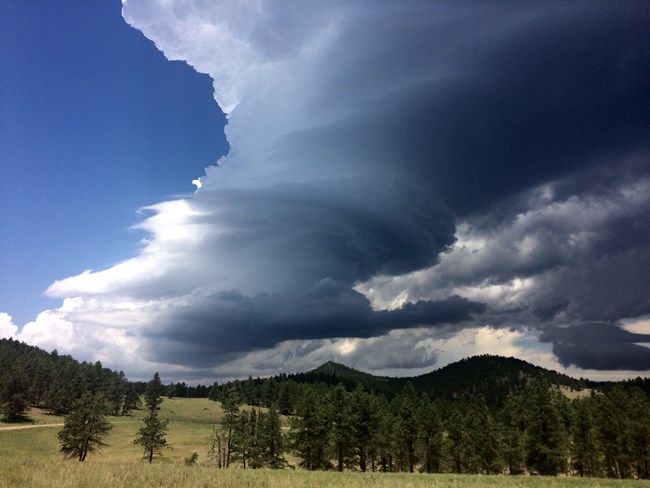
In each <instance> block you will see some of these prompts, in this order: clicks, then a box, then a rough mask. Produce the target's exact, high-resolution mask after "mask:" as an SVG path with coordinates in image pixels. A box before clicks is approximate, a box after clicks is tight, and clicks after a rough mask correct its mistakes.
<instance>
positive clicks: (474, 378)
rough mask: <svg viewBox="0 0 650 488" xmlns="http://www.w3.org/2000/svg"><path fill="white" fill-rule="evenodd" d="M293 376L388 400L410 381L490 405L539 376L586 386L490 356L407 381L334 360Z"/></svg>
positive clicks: (438, 393)
mask: <svg viewBox="0 0 650 488" xmlns="http://www.w3.org/2000/svg"><path fill="white" fill-rule="evenodd" d="M291 376H292V377H293V378H294V379H295V380H296V381H298V382H300V383H315V382H322V383H326V384H330V385H331V384H337V383H343V385H344V386H345V387H346V388H347V389H352V388H354V387H355V386H356V385H359V384H360V385H362V386H363V387H364V388H365V389H366V390H368V391H374V392H375V393H381V394H384V395H386V396H387V397H393V396H395V395H396V394H397V393H398V392H399V391H400V390H401V389H402V388H403V387H404V385H405V384H406V383H407V382H410V383H411V384H412V385H413V387H414V388H415V390H416V391H418V392H419V393H426V394H427V395H429V396H431V397H432V398H436V399H441V400H454V399H457V398H461V397H466V396H482V397H484V398H485V400H486V402H487V403H488V404H490V405H501V404H502V403H503V402H504V401H505V400H506V399H507V398H508V397H509V396H511V395H514V394H517V393H519V392H520V391H521V390H522V389H523V388H524V386H525V385H526V383H527V382H528V381H529V380H530V379H532V378H535V377H539V376H542V377H544V378H546V379H547V380H548V382H549V383H551V384H554V385H558V386H566V387H568V388H571V389H574V390H579V389H583V388H585V387H586V384H585V382H584V381H582V380H576V379H574V378H571V377H569V376H567V375H564V374H561V373H558V372H556V371H551V370H548V369H545V368H541V367H539V366H535V365H533V364H530V363H528V362H526V361H523V360H521V359H516V358H512V357H510V358H506V357H502V356H491V355H482V356H474V357H471V358H467V359H463V360H461V361H458V362H456V363H453V364H449V365H447V366H445V367H444V368H441V369H438V370H435V371H432V372H430V373H426V374H424V375H421V376H415V377H406V378H390V377H386V376H374V375H371V374H368V373H363V372H361V371H357V370H355V369H353V368H349V367H347V366H344V365H342V364H339V363H335V362H332V361H329V362H327V363H325V364H323V365H321V366H319V367H318V368H316V369H313V370H311V371H308V372H306V373H299V374H297V375H291Z"/></svg>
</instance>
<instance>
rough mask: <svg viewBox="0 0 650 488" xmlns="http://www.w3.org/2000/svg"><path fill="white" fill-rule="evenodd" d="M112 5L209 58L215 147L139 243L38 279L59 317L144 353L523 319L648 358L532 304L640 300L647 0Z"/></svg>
mask: <svg viewBox="0 0 650 488" xmlns="http://www.w3.org/2000/svg"><path fill="white" fill-rule="evenodd" d="M124 10H125V18H127V20H128V21H129V22H130V23H131V24H132V25H134V26H136V27H137V28H140V29H141V30H142V31H143V32H144V33H145V35H146V36H148V37H149V38H150V39H152V40H154V41H155V42H156V45H157V46H158V47H159V48H160V49H161V50H162V51H163V52H165V54H166V55H167V56H168V58H170V59H183V60H186V61H187V62H188V63H190V64H191V65H192V66H194V67H195V68H196V69H197V70H198V71H201V72H206V73H209V74H210V76H212V78H213V79H214V80H215V97H216V99H217V100H218V101H219V102H220V104H221V105H222V108H223V109H224V111H225V112H226V113H228V117H229V119H228V125H227V127H226V135H227V136H228V139H229V143H230V148H231V151H230V153H229V154H228V156H227V157H225V158H223V159H222V160H220V161H219V164H218V165H215V166H211V167H209V168H207V169H206V175H205V176H203V177H201V183H202V188H201V189H200V190H199V191H198V192H197V193H196V194H195V195H194V196H193V197H191V198H185V199H179V200H177V201H174V202H166V203H163V204H159V205H155V206H153V207H152V209H153V210H154V215H152V216H150V217H148V218H147V219H146V220H145V222H144V223H143V224H142V225H141V228H143V229H144V230H146V231H147V232H149V233H150V236H149V238H148V239H147V240H146V241H144V244H143V249H142V252H141V253H140V255H138V256H137V257H135V258H133V259H132V260H128V261H125V262H123V263H120V264H118V265H116V266H115V267H113V268H110V269H108V270H104V271H99V272H96V273H93V272H86V273H83V274H81V275H79V276H76V277H72V278H68V279H66V280H62V281H60V282H57V283H55V284H54V285H52V287H50V289H49V293H50V294H52V295H56V296H62V297H71V296H74V297H80V298H79V299H78V301H77V302H75V307H77V308H75V311H74V313H75V314H76V317H80V316H82V314H81V312H80V309H82V308H83V307H88V308H89V309H92V308H93V307H95V308H98V309H100V310H101V312H102V314H103V315H102V317H104V316H106V317H108V318H106V319H105V321H106V322H107V323H110V322H111V319H110V316H111V314H114V318H113V319H112V320H113V322H115V321H117V320H123V319H124V313H126V312H124V311H125V310H126V311H128V313H130V314H132V315H133V316H134V317H136V318H137V320H136V323H137V324H138V327H137V328H136V331H135V333H134V336H135V337H138V338H142V341H143V342H141V343H140V342H138V347H140V350H141V351H142V354H143V355H145V356H146V357H149V358H153V359H155V360H157V361H163V362H164V361H172V360H171V359H168V358H170V357H172V356H173V361H174V362H175V364H179V365H183V364H188V365H190V366H192V367H194V366H196V365H200V366H202V367H207V366H210V365H214V364H219V363H223V362H224V361H230V360H233V359H235V358H238V357H241V355H242V354H244V353H247V352H251V351H258V352H259V351H260V350H263V349H268V348H272V347H274V346H276V345H277V344H279V343H281V342H283V341H289V340H325V339H329V338H337V337H363V338H371V337H377V336H380V335H382V334H386V333H387V332H388V331H390V330H394V329H400V328H416V327H419V326H428V327H445V326H449V324H460V325H457V327H460V326H472V325H474V326H475V325H479V326H481V325H485V323H486V320H488V319H489V320H490V323H491V324H492V325H494V326H495V327H499V326H508V327H513V326H522V330H523V328H526V327H538V328H542V329H544V330H545V331H546V332H545V336H544V338H545V340H549V341H552V342H553V344H554V347H555V348H556V354H557V355H558V357H560V358H561V359H562V361H565V362H566V361H568V362H573V361H575V364H578V363H579V364H581V365H582V364H589V365H592V364H593V365H599V367H607V365H616V367H622V366H620V365H624V364H628V363H626V360H625V359H624V358H621V357H619V356H620V354H626V353H627V352H630V351H633V352H634V354H635V356H634V357H635V358H636V359H635V360H634V361H631V362H633V363H634V364H636V365H639V364H640V361H641V359H643V358H644V357H645V356H643V351H642V350H639V349H637V348H638V347H640V346H634V345H633V344H632V343H631V342H630V340H631V338H630V336H620V337H621V341H619V342H617V343H616V344H617V347H613V348H612V350H611V353H610V356H606V355H605V352H604V351H603V350H602V347H601V346H600V345H599V344H596V343H595V341H590V340H585V341H584V344H578V341H577V335H570V336H569V335H567V336H564V338H563V339H562V337H563V336H561V334H562V333H564V334H573V333H574V332H575V333H576V334H577V331H582V332H583V333H584V334H586V335H587V336H590V335H593V336H594V337H600V336H598V334H600V333H604V332H611V330H610V329H611V326H607V325H605V326H602V327H604V328H603V329H598V327H597V326H596V325H593V326H592V325H590V326H589V327H586V326H585V327H583V328H579V329H574V328H570V327H569V328H568V329H566V330H565V332H561V331H560V332H558V330H559V329H558V330H556V329H553V328H550V327H551V326H557V325H569V326H571V325H575V324H584V323H592V322H596V321H605V322H607V323H614V322H617V321H620V320H622V319H623V318H634V317H640V316H642V315H643V314H647V313H650V303H649V299H648V295H647V290H648V289H650V282H649V281H648V280H649V278H648V276H647V273H646V272H645V271H646V270H647V269H650V256H649V251H648V236H649V228H650V227H649V226H650V224H649V223H648V222H649V220H648V219H647V217H646V216H647V215H649V214H650V164H649V162H648V161H649V155H650V142H649V140H650V138H649V137H648V135H649V134H648V128H649V127H650V97H648V96H647V90H648V86H650V22H649V21H648V8H647V3H645V2H631V1H630V2H597V3H596V2H570V3H569V2H499V3H479V2H476V3H473V2H448V3H445V2H430V1H427V0H423V1H405V2H381V1H378V2H373V1H364V2H350V1H342V2H335V1H333V2H327V3H323V4H316V3H313V2H310V3H305V2H302V1H299V2H290V1H286V2H260V3H255V4H252V3H239V2H236V3H235V2H224V3H214V4H213V3H211V2H203V1H198V0H197V1H191V0H190V1H187V2H167V1H159V2H155V1H148V2H142V1H139V0H129V1H128V2H126V3H125V4H124ZM373 280H378V284H377V286H374V285H373ZM382 280H383V281H382ZM362 292H363V293H362ZM364 294H365V295H364ZM461 297H465V298H461ZM93 300H95V301H93ZM378 302H381V303H380V306H377V304H378ZM382 308H384V310H382ZM61 313H62V314H64V315H65V314H68V315H67V316H66V318H70V317H72V313H71V312H70V313H68V312H67V311H65V310H63V309H62V312H61ZM84 316H85V317H89V316H90V312H88V313H87V314H86V315H84ZM452 329H453V327H452ZM617 333H618V332H617ZM129 337H131V336H129ZM617 337H619V336H617ZM560 339H562V341H561V340H560ZM628 339H630V340H628ZM138 340H140V339H138ZM626 341H627V342H626ZM621 344H624V346H621ZM583 345H584V347H582V346H583ZM603 347H604V346H603ZM394 350H397V349H394ZM590 350H591V351H592V353H593V356H594V359H593V360H590V359H589V354H590V353H589V351H590ZM383 353H384V354H386V355H387V356H388V357H393V359H391V361H390V362H391V363H392V364H407V363H409V362H408V361H406V362H401V361H399V360H397V359H395V358H394V355H391V354H388V352H387V351H386V350H384V351H383ZM434 358H435V355H431V354H430V355H428V356H427V355H423V356H421V357H420V358H419V359H418V360H417V361H415V362H414V363H413V364H415V363H417V364H420V365H422V364H424V363H427V362H430V361H432V360H434ZM596 358H603V359H602V360H598V359H596ZM606 358H609V359H607V360H605V359H606ZM617 358H618V359H617ZM359 361H360V364H361V363H362V362H363V361H361V359H359ZM366 364H370V363H369V362H366Z"/></svg>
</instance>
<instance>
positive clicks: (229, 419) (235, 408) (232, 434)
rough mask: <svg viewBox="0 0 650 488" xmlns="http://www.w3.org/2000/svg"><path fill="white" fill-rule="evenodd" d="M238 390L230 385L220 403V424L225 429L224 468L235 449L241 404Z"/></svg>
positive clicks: (228, 464)
mask: <svg viewBox="0 0 650 488" xmlns="http://www.w3.org/2000/svg"><path fill="white" fill-rule="evenodd" d="M240 398H241V397H240V395H239V390H238V388H236V387H231V388H228V390H226V392H225V394H224V399H223V402H222V404H221V408H222V409H223V413H224V415H223V421H222V426H223V428H224V429H225V431H226V457H225V466H224V467H225V468H228V467H230V461H231V458H232V455H233V452H234V450H235V448H236V447H235V440H236V436H237V427H238V422H239V407H240V405H241V400H240Z"/></svg>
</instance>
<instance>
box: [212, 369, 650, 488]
mask: <svg viewBox="0 0 650 488" xmlns="http://www.w3.org/2000/svg"><path fill="white" fill-rule="evenodd" d="M240 385H241V383H240ZM221 401H222V402H223V408H224V411H225V412H226V414H225V416H224V420H223V423H222V426H221V430H219V431H218V432H217V431H215V439H216V437H218V442H217V441H216V440H215V443H214V445H213V448H214V446H215V445H218V452H219V453H220V454H219V458H218V466H219V467H224V468H225V467H229V466H232V465H233V464H236V465H238V466H241V467H252V468H255V467H261V466H268V467H282V466H284V465H285V464H286V461H285V457H284V456H285V454H286V453H287V452H291V453H292V454H293V455H294V456H295V457H297V458H298V460H299V465H300V466H301V467H303V468H305V469H309V470H332V469H334V470H339V471H343V470H351V471H379V472H397V471H410V472H415V471H420V472H427V473H477V474H478V473H482V474H514V475H516V474H540V475H552V476H555V475H575V476H585V477H612V478H642V479H648V478H649V477H650V400H649V398H648V396H647V395H646V393H645V392H644V391H643V390H642V389H640V388H638V387H634V386H633V387H631V388H624V387H623V386H621V385H617V386H615V387H613V388H611V389H609V390H607V391H606V392H595V391H594V392H592V393H591V394H588V395H586V396H583V397H581V398H576V399H573V400H570V399H569V398H567V396H566V395H565V394H564V393H563V392H562V391H561V390H560V389H559V388H558V387H557V386H554V385H551V384H550V383H549V382H548V381H547V380H546V379H545V378H543V377H538V378H535V379H532V380H531V381H529V382H528V383H527V385H526V387H525V388H524V389H523V390H522V392H521V393H520V394H518V395H515V396H513V397H511V398H509V399H508V400H507V401H506V402H505V403H504V404H503V405H502V406H501V407H490V406H488V405H487V404H486V402H485V400H484V399H483V398H481V397H465V398H462V399H457V400H455V401H441V400H435V399H431V398H430V397H429V396H428V395H425V394H418V393H417V392H416V390H415V389H414V388H413V386H412V384H410V383H407V384H406V385H405V386H404V387H403V389H402V391H401V392H400V393H399V394H398V395H396V396H395V397H393V398H392V399H391V400H388V399H386V397H385V396H383V395H376V394H373V393H371V392H367V391H366V390H365V389H364V388H363V387H362V386H360V385H359V386H357V387H356V388H354V389H353V390H352V391H348V390H346V389H345V387H344V386H343V384H339V385H336V386H334V387H332V386H330V385H326V384H313V385H305V386H304V387H302V388H301V395H300V398H299V400H298V402H297V404H296V409H295V411H294V412H291V413H290V415H289V416H288V417H287V418H286V421H285V424H286V426H285V428H284V429H282V428H281V427H280V426H279V423H280V422H279V421H278V420H277V419H279V418H280V417H279V414H278V410H277V408H276V406H275V405H273V406H271V407H270V409H269V410H268V411H263V410H262V409H260V408H258V409H257V410H255V409H253V410H245V409H244V410H241V409H240V408H239V405H240V402H241V396H240V391H239V388H238V386H237V384H236V383H230V384H228V385H225V387H224V388H222V398H221ZM271 419H273V420H271Z"/></svg>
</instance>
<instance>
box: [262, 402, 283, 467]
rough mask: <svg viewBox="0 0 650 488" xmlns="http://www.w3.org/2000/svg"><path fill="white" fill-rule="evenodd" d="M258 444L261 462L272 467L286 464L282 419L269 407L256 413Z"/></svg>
mask: <svg viewBox="0 0 650 488" xmlns="http://www.w3.org/2000/svg"><path fill="white" fill-rule="evenodd" d="M258 425H259V428H258V432H257V433H258V436H257V437H258V439H259V441H258V445H259V451H260V457H261V460H262V462H263V463H264V464H265V465H266V466H268V467H270V468H273V469H279V468H282V467H284V466H285V465H286V460H285V459H284V438H283V436H282V420H281V418H280V414H279V413H278V411H277V410H276V409H275V408H274V407H271V408H270V409H269V411H268V412H267V413H260V414H259V415H258Z"/></svg>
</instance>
